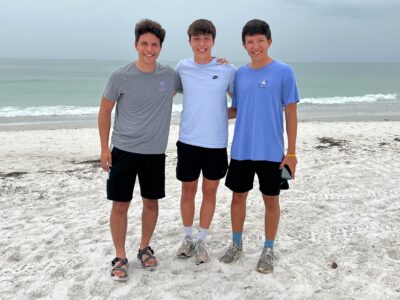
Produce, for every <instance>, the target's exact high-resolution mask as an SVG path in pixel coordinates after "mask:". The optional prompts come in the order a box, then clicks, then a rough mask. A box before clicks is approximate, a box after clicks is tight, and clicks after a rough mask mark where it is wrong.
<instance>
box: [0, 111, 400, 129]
mask: <svg viewBox="0 0 400 300" xmlns="http://www.w3.org/2000/svg"><path fill="white" fill-rule="evenodd" d="M399 121H400V115H389V114H383V115H353V116H347V115H343V116H316V117H303V118H302V117H301V116H299V123H310V122H322V123H325V122H326V123H336V122H338V123H342V122H356V123H362V122H399ZM113 122H114V121H112V123H113ZM229 123H230V124H232V123H234V121H233V120H231V121H229ZM175 125H179V114H177V115H175V116H172V119H171V126H175ZM81 128H97V116H93V118H90V119H86V120H71V121H48V122H47V121H46V122H36V123H31V124H29V123H27V124H19V123H17V124H12V123H8V124H1V123H0V132H1V131H29V130H56V129H81Z"/></svg>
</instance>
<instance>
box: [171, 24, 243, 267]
mask: <svg viewBox="0 0 400 300" xmlns="http://www.w3.org/2000/svg"><path fill="white" fill-rule="evenodd" d="M215 35H216V30H215V27H214V25H213V24H212V22H211V21H209V20H204V19H199V20H196V21H194V22H193V23H192V24H191V25H190V26H189V28H188V36H189V43H190V46H191V47H192V50H193V54H194V57H193V58H188V59H183V60H181V61H180V62H179V63H178V65H177V67H176V71H177V72H178V74H179V76H180V78H181V81H182V87H183V111H182V114H181V121H180V127H179V140H178V142H177V148H178V163H177V170H176V174H177V178H178V180H180V181H181V182H182V194H181V216H182V223H183V231H184V240H183V243H182V245H181V247H180V248H179V249H178V253H177V255H178V256H179V257H190V256H192V255H195V263H196V264H197V265H198V264H201V263H205V262H207V261H208V260H209V256H208V252H207V249H206V245H205V239H206V236H207V233H208V229H209V227H210V225H211V221H212V218H213V215H214V211H215V205H216V193H217V189H218V185H219V181H220V179H221V178H223V177H224V176H225V174H226V171H227V168H228V157H227V151H226V147H227V143H228V106H227V93H229V92H230V93H232V92H233V82H234V76H235V71H236V69H235V68H234V67H233V66H232V65H226V64H225V65H224V64H219V63H218V62H217V59H216V58H214V57H213V56H212V55H211V50H212V48H213V46H214V41H215ZM200 173H202V174H203V182H202V192H203V199H202V204H201V209H200V224H199V225H200V232H199V235H198V237H197V242H195V241H194V239H193V232H192V231H193V230H192V226H193V220H194V213H195V196H196V192H197V185H198V179H199V176H200Z"/></svg>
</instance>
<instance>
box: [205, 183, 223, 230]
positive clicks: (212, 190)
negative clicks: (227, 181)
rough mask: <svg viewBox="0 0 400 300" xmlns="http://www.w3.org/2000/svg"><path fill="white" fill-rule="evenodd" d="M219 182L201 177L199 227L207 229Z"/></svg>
mask: <svg viewBox="0 0 400 300" xmlns="http://www.w3.org/2000/svg"><path fill="white" fill-rule="evenodd" d="M218 185H219V180H209V179H207V178H204V177H203V186H202V190H203V201H202V202H201V209H200V227H201V228H205V229H208V228H209V227H210V224H211V221H212V219H213V216H214V212H215V203H216V198H217V190H218Z"/></svg>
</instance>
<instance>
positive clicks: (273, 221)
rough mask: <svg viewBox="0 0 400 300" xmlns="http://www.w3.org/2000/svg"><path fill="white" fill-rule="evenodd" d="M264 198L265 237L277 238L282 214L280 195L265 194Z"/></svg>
mask: <svg viewBox="0 0 400 300" xmlns="http://www.w3.org/2000/svg"><path fill="white" fill-rule="evenodd" d="M263 200H264V205H265V237H266V239H267V240H275V237H276V233H277V231H278V225H279V219H280V216H281V208H280V206H279V196H266V195H263Z"/></svg>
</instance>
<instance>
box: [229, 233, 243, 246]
mask: <svg viewBox="0 0 400 300" xmlns="http://www.w3.org/2000/svg"><path fill="white" fill-rule="evenodd" d="M242 233H243V232H242V231H239V232H232V239H233V242H234V243H235V244H236V245H238V246H239V247H240V246H241V245H242Z"/></svg>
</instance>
